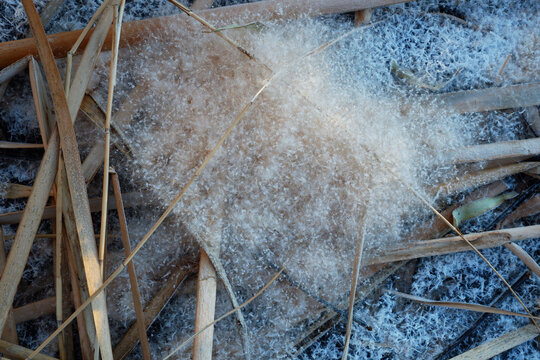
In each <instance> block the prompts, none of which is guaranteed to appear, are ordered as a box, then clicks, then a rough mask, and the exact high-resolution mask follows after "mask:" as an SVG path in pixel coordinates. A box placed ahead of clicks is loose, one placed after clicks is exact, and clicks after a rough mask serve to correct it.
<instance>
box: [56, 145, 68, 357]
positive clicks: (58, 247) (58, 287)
mask: <svg viewBox="0 0 540 360" xmlns="http://www.w3.org/2000/svg"><path fill="white" fill-rule="evenodd" d="M63 167H64V162H63V161H62V151H61V150H60V152H59V154H58V171H57V173H56V194H57V196H56V239H55V247H54V248H55V251H54V279H55V282H54V285H55V293H56V326H60V325H62V318H63V310H62V235H63V231H62V207H63V204H62V201H63V196H62V187H63V186H64V184H63V183H62V176H61V175H62V168H63ZM64 337H65V332H62V333H61V334H60V335H59V336H58V352H59V356H60V359H61V360H65V359H66V349H65V346H64V344H65V341H64Z"/></svg>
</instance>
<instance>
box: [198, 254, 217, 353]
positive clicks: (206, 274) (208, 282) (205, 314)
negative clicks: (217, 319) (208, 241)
mask: <svg viewBox="0 0 540 360" xmlns="http://www.w3.org/2000/svg"><path fill="white" fill-rule="evenodd" d="M216 286H217V274H216V270H215V269H214V265H212V262H211V261H210V258H209V257H208V255H207V254H206V251H204V249H201V257H200V261H199V277H198V279H197V307H196V310H195V333H198V332H199V331H201V329H203V328H204V327H205V326H206V325H208V324H210V323H211V322H212V321H214V314H215V309H216ZM213 342H214V327H213V326H210V327H208V328H207V329H206V330H204V331H203V332H201V334H200V335H199V336H197V337H196V338H195V339H193V355H192V359H193V360H210V359H212V345H213Z"/></svg>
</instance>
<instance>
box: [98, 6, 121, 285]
mask: <svg viewBox="0 0 540 360" xmlns="http://www.w3.org/2000/svg"><path fill="white" fill-rule="evenodd" d="M124 1H125V0H122V4H121V9H120V12H119V11H118V5H117V4H115V5H113V9H114V11H113V24H112V34H113V36H112V43H113V45H112V53H111V66H110V71H109V89H108V94H107V112H106V116H105V144H104V147H105V148H104V153H105V154H104V159H103V191H102V199H103V200H102V203H101V224H100V232H99V252H98V258H99V261H100V264H101V272H102V273H103V276H105V272H104V266H103V262H104V260H105V243H106V241H107V200H108V198H109V196H108V194H109V163H110V149H111V116H112V107H113V99H114V86H115V83H116V67H117V64H118V44H119V43H120V32H121V29H122V15H123V13H124V6H123V5H124Z"/></svg>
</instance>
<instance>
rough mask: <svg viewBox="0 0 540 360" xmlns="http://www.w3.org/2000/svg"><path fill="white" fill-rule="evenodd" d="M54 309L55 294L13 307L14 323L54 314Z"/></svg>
mask: <svg viewBox="0 0 540 360" xmlns="http://www.w3.org/2000/svg"><path fill="white" fill-rule="evenodd" d="M55 311H56V296H53V297H48V298H46V299H43V300H38V301H35V302H33V303H30V304H26V305H23V306H20V307H17V308H14V309H13V318H14V320H15V323H17V324H19V323H22V322H26V321H30V320H35V319H37V318H40V317H42V316H45V315H50V314H54V313H55Z"/></svg>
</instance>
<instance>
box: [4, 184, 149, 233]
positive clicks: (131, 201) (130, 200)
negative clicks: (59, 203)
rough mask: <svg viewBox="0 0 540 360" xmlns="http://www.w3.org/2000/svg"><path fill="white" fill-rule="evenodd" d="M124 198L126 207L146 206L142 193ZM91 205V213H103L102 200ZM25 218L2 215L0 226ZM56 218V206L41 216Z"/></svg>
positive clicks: (113, 206)
mask: <svg viewBox="0 0 540 360" xmlns="http://www.w3.org/2000/svg"><path fill="white" fill-rule="evenodd" d="M34 186H35V185H34ZM109 196H112V195H109ZM122 198H123V200H124V206H125V207H134V206H141V205H145V204H146V202H145V200H144V196H142V195H141V194H140V193H135V192H133V193H125V194H123V195H122ZM89 204H90V211H91V212H96V211H101V198H95V199H90V200H89ZM107 209H109V210H114V209H116V203H114V202H108V205H107ZM23 216H24V212H23V211H14V212H11V213H6V214H1V215H0V225H7V224H16V223H18V222H22V218H23ZM55 217H56V206H55V205H50V206H46V207H45V209H44V211H43V214H42V216H41V220H45V219H54V218H55Z"/></svg>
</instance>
